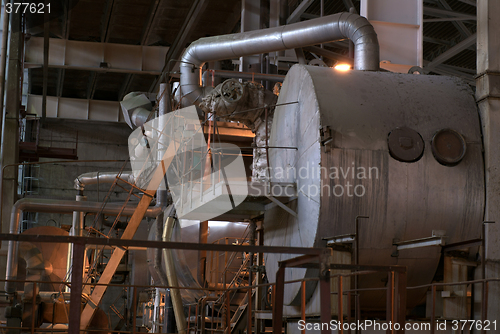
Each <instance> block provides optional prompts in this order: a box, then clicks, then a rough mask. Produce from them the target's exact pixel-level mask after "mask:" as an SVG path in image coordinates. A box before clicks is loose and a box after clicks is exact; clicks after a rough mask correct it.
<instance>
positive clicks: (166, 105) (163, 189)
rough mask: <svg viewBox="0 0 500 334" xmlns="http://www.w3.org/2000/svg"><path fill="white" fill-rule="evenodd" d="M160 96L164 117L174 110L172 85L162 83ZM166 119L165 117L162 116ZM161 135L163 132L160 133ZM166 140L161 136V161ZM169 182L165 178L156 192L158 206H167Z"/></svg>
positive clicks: (159, 154)
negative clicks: (171, 99) (171, 92)
mask: <svg viewBox="0 0 500 334" xmlns="http://www.w3.org/2000/svg"><path fill="white" fill-rule="evenodd" d="M158 96H160V100H159V101H158V117H160V118H161V117H162V116H164V115H166V114H168V113H169V112H171V111H172V105H171V103H170V85H169V84H168V83H162V84H160V91H159V92H158ZM161 119H165V117H163V118H161ZM165 126H166V124H165V122H161V124H160V128H161V131H163V129H164V128H165ZM159 135H160V136H161V134H159ZM162 142H164V138H160V139H159V140H158V158H157V159H158V160H159V161H161V159H162V158H163V155H164V154H165V146H164V145H162ZM167 195H168V192H167V184H166V178H164V179H163V182H162V183H161V184H160V186H159V187H158V190H157V192H156V203H157V205H158V206H161V207H163V206H166V205H167Z"/></svg>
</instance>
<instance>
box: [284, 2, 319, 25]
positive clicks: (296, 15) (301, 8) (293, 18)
mask: <svg viewBox="0 0 500 334" xmlns="http://www.w3.org/2000/svg"><path fill="white" fill-rule="evenodd" d="M313 2H314V0H302V2H301V3H300V4H299V5H298V6H297V8H295V10H294V11H293V13H292V14H290V16H289V17H288V19H286V24H290V23H295V22H299V21H300V16H301V15H302V14H303V13H304V12H305V11H306V10H307V8H309V6H310V5H311V4H312V3H313Z"/></svg>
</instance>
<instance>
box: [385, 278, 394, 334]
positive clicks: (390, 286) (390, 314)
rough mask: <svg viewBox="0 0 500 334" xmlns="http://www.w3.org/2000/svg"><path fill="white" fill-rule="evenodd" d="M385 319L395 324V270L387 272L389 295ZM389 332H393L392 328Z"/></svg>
mask: <svg viewBox="0 0 500 334" xmlns="http://www.w3.org/2000/svg"><path fill="white" fill-rule="evenodd" d="M385 318H386V319H385V321H387V322H388V323H389V322H390V323H391V324H394V272H393V271H389V272H388V273H387V297H386V317H385ZM386 333H387V334H392V328H388V329H387V331H386Z"/></svg>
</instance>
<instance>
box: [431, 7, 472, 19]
mask: <svg viewBox="0 0 500 334" xmlns="http://www.w3.org/2000/svg"><path fill="white" fill-rule="evenodd" d="M424 14H425V15H430V16H436V17H442V18H448V17H460V18H469V19H470V20H476V15H470V14H467V13H461V12H456V11H452V10H446V9H439V8H434V7H427V6H424Z"/></svg>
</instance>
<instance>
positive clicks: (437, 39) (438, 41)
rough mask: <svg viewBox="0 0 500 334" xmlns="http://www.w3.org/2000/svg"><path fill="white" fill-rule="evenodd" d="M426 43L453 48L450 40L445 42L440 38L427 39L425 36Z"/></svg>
mask: <svg viewBox="0 0 500 334" xmlns="http://www.w3.org/2000/svg"><path fill="white" fill-rule="evenodd" d="M424 42H428V43H432V44H438V45H448V46H452V43H451V42H450V41H449V40H444V39H439V38H433V37H427V36H424Z"/></svg>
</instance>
